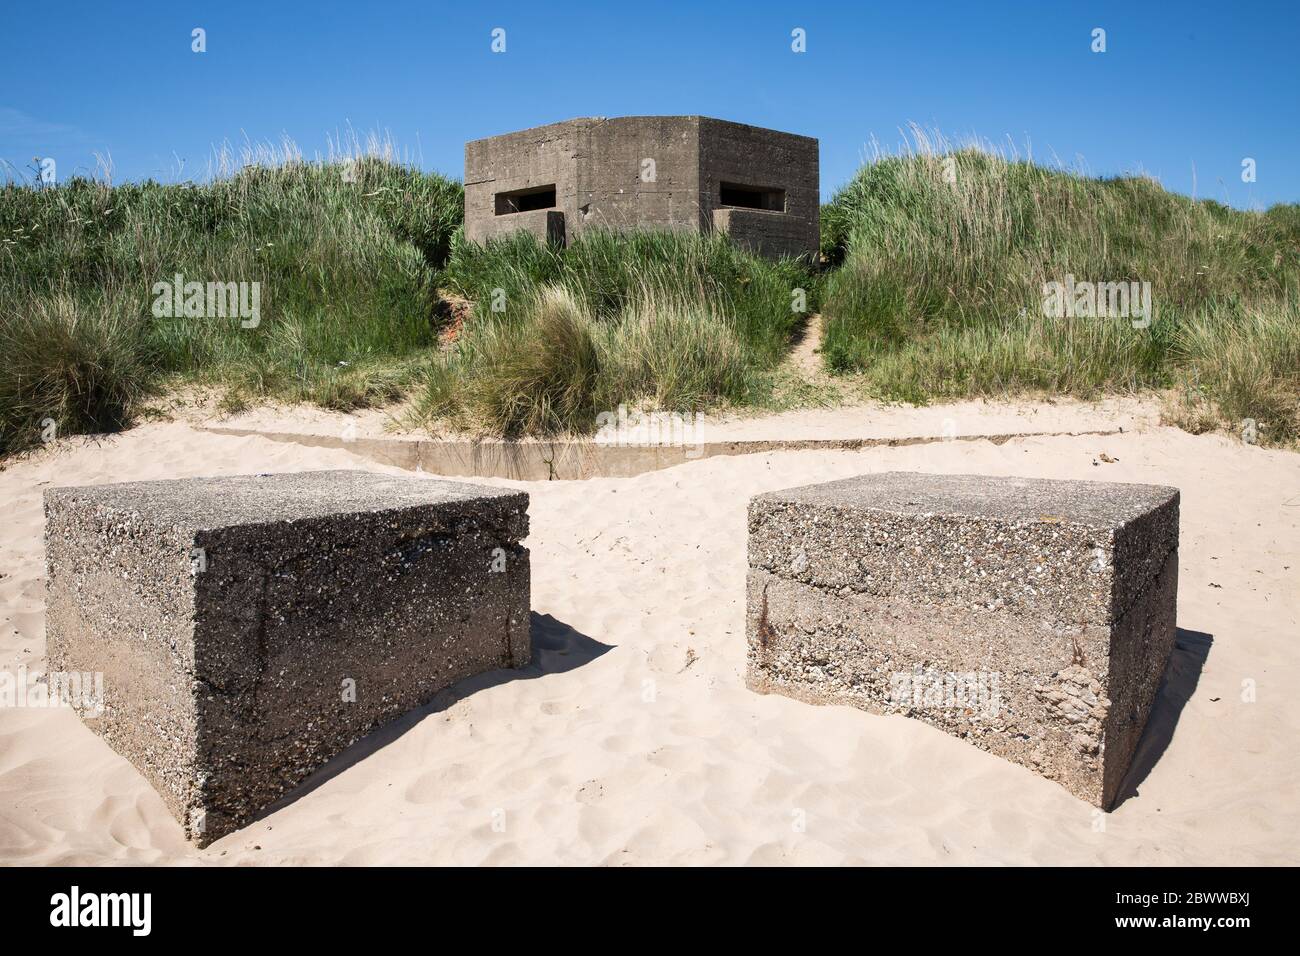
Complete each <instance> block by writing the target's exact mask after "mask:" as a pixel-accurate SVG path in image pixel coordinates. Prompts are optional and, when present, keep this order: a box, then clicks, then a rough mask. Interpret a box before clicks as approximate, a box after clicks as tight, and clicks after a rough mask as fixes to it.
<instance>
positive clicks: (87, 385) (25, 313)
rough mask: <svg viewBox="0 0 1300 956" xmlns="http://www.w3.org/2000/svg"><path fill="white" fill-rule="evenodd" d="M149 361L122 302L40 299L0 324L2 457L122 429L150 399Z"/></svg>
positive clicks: (139, 329) (136, 322)
mask: <svg viewBox="0 0 1300 956" xmlns="http://www.w3.org/2000/svg"><path fill="white" fill-rule="evenodd" d="M148 354H149V348H148V345H147V343H146V341H145V335H144V330H143V327H142V323H141V322H140V320H139V318H138V317H137V316H135V315H133V314H131V311H130V309H129V308H127V307H126V306H125V303H123V301H122V300H120V299H117V300H103V299H101V300H98V301H91V302H80V303H79V302H77V301H75V300H74V299H72V298H70V297H68V296H63V295H56V296H50V297H42V298H39V299H35V300H33V301H31V302H30V303H28V305H27V307H26V308H24V309H23V310H22V312H21V313H18V314H15V315H13V316H11V317H10V318H9V319H8V320H6V321H4V322H0V355H3V356H4V362H3V364H0V455H9V454H13V453H16V452H22V451H26V450H28V449H30V448H32V447H34V446H36V445H37V444H39V443H40V442H42V441H49V440H51V439H54V438H57V437H60V436H62V435H65V434H85V433H92V432H109V431H116V430H118V429H120V428H122V427H124V426H125V425H126V424H127V423H128V422H129V421H130V419H131V414H132V411H133V410H134V408H135V407H136V404H137V402H139V400H140V399H142V398H143V397H144V396H146V395H147V394H148V392H149V385H148V383H149V381H150V375H149V368H148Z"/></svg>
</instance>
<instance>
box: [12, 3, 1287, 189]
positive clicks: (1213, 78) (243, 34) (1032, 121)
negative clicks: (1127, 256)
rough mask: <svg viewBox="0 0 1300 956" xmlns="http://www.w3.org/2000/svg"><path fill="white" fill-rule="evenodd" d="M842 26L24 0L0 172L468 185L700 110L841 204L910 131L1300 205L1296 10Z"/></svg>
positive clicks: (922, 11)
mask: <svg viewBox="0 0 1300 956" xmlns="http://www.w3.org/2000/svg"><path fill="white" fill-rule="evenodd" d="M838 6H839V4H832V3H809V2H798V3H796V2H749V3H721V2H717V3H711V2H700V3H685V2H683V3H678V2H674V0H654V2H637V0H630V2H611V3H592V4H585V3H583V4H580V3H563V2H554V3H552V2H547V3H540V2H536V0H533V2H528V3H518V4H516V3H494V2H486V3H482V4H480V3H476V2H458V3H437V2H430V0H423V2H412V3H405V2H402V3H397V2H394V3H383V2H371V3H357V2H350V3H330V2H319V3H316V2H314V3H310V4H307V3H287V2H286V3H279V2H273V0H261V2H257V3H251V2H245V0H223V2H220V3H186V2H180V0H171V2H162V0H131V2H105V0H95V2H89V3H58V2H52V3H45V4H26V3H18V2H16V0H10V2H8V3H6V9H5V11H4V12H3V13H0V159H3V160H7V161H8V162H10V163H12V164H14V165H16V166H18V167H20V168H26V167H29V166H30V165H31V161H32V157H33V156H38V155H39V156H52V157H54V158H55V159H56V161H57V163H58V172H59V176H60V178H66V177H68V176H70V175H73V174H74V173H76V172H92V171H93V170H94V168H95V160H94V153H95V152H96V151H99V152H107V153H110V154H111V156H112V159H113V165H114V171H115V178H116V179H117V180H118V181H121V180H123V179H142V178H146V177H154V178H157V179H163V180H169V181H170V180H174V179H177V178H198V177H202V176H203V174H204V172H205V170H206V168H207V160H208V158H209V156H210V154H211V150H212V146H213V145H214V144H216V143H219V142H221V141H223V140H227V139H228V140H231V141H233V142H235V143H236V144H238V143H240V142H242V141H243V140H244V139H245V137H247V138H249V139H252V140H268V139H278V138H279V137H280V136H281V135H282V134H287V135H289V136H290V137H292V138H293V139H294V140H296V141H297V142H298V143H299V145H300V146H301V147H302V149H303V151H304V152H305V153H307V154H308V155H311V154H313V153H316V152H324V150H325V148H326V136H327V134H329V133H333V132H335V131H339V130H344V129H346V127H347V125H348V124H349V123H351V125H352V126H353V127H354V128H356V129H357V130H359V131H363V132H364V131H366V130H369V129H373V128H378V129H381V130H387V131H389V132H390V133H391V134H392V136H393V138H394V139H395V140H396V141H397V142H398V144H399V145H400V146H402V147H404V148H405V149H406V150H408V151H409V154H410V158H411V159H412V160H413V161H416V162H418V163H419V165H421V166H423V167H425V168H427V169H436V170H439V171H442V172H444V173H448V174H451V175H455V176H458V177H459V176H460V175H461V173H462V163H463V152H462V148H463V145H464V142H465V141H466V140H467V139H474V138H477V137H481V136H488V135H492V134H495V133H502V132H506V131H509V130H512V129H518V128H523V127H527V126H535V125H539V124H542V123H548V122H553V121H555V120H560V119H567V118H570V117H573V116H619V115H628V114H647V113H660V114H694V113H698V114H704V115H708V116H717V117H721V118H724V119H732V120H737V121H740V122H746V123H753V124H756V125H760V126H771V127H775V128H777V129H782V130H790V131H793V132H798V133H804V134H807V135H811V136H816V137H817V138H819V139H820V140H821V170H822V191H823V194H824V195H827V196H829V195H830V193H831V192H832V191H833V190H834V189H835V188H836V187H837V186H839V185H842V184H843V183H844V182H845V181H846V180H847V179H848V178H849V177H850V175H851V174H852V173H853V171H854V170H855V169H856V168H857V166H858V165H859V163H860V161H861V159H862V157H863V155H864V150H865V147H866V144H867V143H868V142H869V141H870V140H871V138H872V137H873V136H874V137H875V138H876V139H878V140H879V141H880V142H881V143H882V144H883V145H885V146H889V147H892V146H895V145H896V144H897V143H898V142H899V140H900V132H899V131H900V129H901V128H903V127H905V126H906V125H907V124H908V123H909V122H915V123H918V124H920V125H922V126H925V127H937V128H939V129H940V130H942V131H943V132H944V133H946V134H948V135H949V136H950V137H954V138H961V137H966V136H970V135H975V136H979V137H982V138H986V139H992V140H1001V141H1005V139H1006V137H1008V136H1010V137H1011V139H1012V140H1014V141H1015V142H1016V143H1017V144H1019V146H1020V147H1021V149H1022V150H1023V149H1024V146H1025V144H1026V143H1030V144H1032V148H1033V152H1034V155H1035V156H1036V157H1037V158H1039V159H1044V158H1047V157H1050V156H1051V155H1053V154H1055V155H1057V156H1059V157H1060V158H1061V159H1063V160H1065V161H1066V162H1069V163H1074V162H1076V161H1078V160H1082V161H1084V162H1085V163H1086V166H1087V168H1088V169H1089V170H1090V171H1091V172H1093V173H1095V174H1099V175H1109V174H1116V173H1121V172H1125V171H1135V170H1144V171H1146V172H1148V173H1150V174H1153V175H1155V176H1158V177H1159V178H1160V179H1161V181H1162V182H1163V183H1164V184H1165V185H1166V187H1168V188H1170V189H1175V190H1178V191H1180V192H1184V193H1191V192H1192V191H1193V186H1194V182H1193V170H1195V193H1196V195H1198V196H1209V197H1213V198H1216V199H1219V200H1222V201H1227V202H1231V203H1232V204H1233V205H1236V206H1255V205H1261V206H1267V205H1270V204H1272V203H1274V202H1294V201H1297V200H1300V122H1298V121H1300V110H1298V109H1297V102H1298V96H1297V94H1298V93H1300V65H1298V56H1297V50H1298V49H1300V3H1295V2H1291V3H1283V2H1273V0H1266V2H1255V0H1252V2H1241V3H1199V2H1187V3H1177V4H1173V3H1171V4H1167V5H1166V4H1149V5H1148V4H1143V3H1138V2H1120V3H1069V2H1056V0H1039V2H1033V3H999V2H996V0H985V2H949V3H945V2H917V0H912V2H902V3H900V2H896V0H895V2H890V3H869V2H860V0H859V2H854V3H850V4H844V5H843V9H836V8H837V7H838ZM194 27H202V28H204V29H205V30H206V31H207V46H208V50H207V52H206V53H203V54H196V53H193V52H191V49H190V46H191V30H192V29H193V28H194ZM496 27H501V28H503V29H505V31H506V52H505V53H503V54H494V53H493V52H492V51H491V49H490V44H491V31H492V30H493V28H496ZM796 27H800V28H803V29H804V30H806V32H807V52H806V53H801V54H796V53H794V52H792V51H791V48H790V45H791V30H793V29H794V28H796ZM1095 27H1101V28H1103V29H1105V31H1106V46H1107V50H1106V52H1105V53H1093V52H1091V50H1090V46H1091V44H1092V36H1091V34H1092V30H1093V29H1094V28H1095ZM1245 157H1251V158H1253V159H1254V160H1255V161H1256V170H1257V181H1256V182H1254V183H1243V182H1242V179H1241V162H1242V159H1243V158H1245ZM182 162H183V172H181V173H180V174H179V175H178V169H181V168H182V166H181V163H182ZM0 175H2V174H0Z"/></svg>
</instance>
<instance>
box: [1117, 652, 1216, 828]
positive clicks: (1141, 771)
mask: <svg viewBox="0 0 1300 956" xmlns="http://www.w3.org/2000/svg"><path fill="white" fill-rule="evenodd" d="M1213 644H1214V637H1213V636H1212V635H1210V634H1205V633H1203V632H1201V631H1188V630H1185V629H1183V628H1181V627H1180V628H1178V632H1177V634H1175V636H1174V650H1173V653H1172V654H1170V655H1169V663H1168V664H1167V665H1166V666H1165V673H1164V677H1162V678H1161V680H1160V689H1159V690H1158V691H1156V700H1155V703H1154V704H1153V705H1152V707H1151V716H1150V717H1148V718H1147V726H1146V729H1145V730H1144V731H1143V732H1142V739H1141V740H1139V741H1138V745H1137V750H1136V751H1134V752H1133V762H1132V764H1130V765H1129V770H1128V774H1127V775H1126V776H1125V777H1124V782H1123V783H1122V784H1121V785H1120V788H1119V795H1118V796H1117V797H1116V798H1115V805H1114V806H1113V807H1112V808H1111V809H1112V810H1118V809H1119V808H1120V807H1121V806H1122V805H1123V804H1124V802H1125V801H1126V800H1128V799H1129V798H1130V797H1136V796H1137V795H1138V787H1140V786H1141V784H1142V782H1143V781H1144V780H1146V778H1147V774H1149V773H1150V772H1151V768H1152V767H1154V766H1155V765H1156V761H1158V760H1159V759H1160V757H1161V755H1162V754H1163V753H1164V752H1165V748H1167V747H1168V746H1169V741H1170V740H1172V739H1173V736H1174V728H1175V727H1176V726H1177V725H1178V718H1179V716H1180V715H1181V714H1182V712H1183V707H1184V705H1186V703H1187V702H1188V701H1189V700H1191V699H1192V694H1194V693H1195V692H1196V685H1197V683H1198V682H1199V681H1200V679H1201V669H1202V668H1204V667H1205V659H1206V658H1207V657H1209V656H1210V647H1211V646H1212V645H1213Z"/></svg>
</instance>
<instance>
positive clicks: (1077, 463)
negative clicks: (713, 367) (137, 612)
mask: <svg viewBox="0 0 1300 956" xmlns="http://www.w3.org/2000/svg"><path fill="white" fill-rule="evenodd" d="M954 409H955V410H954ZM1031 413H1032V417H1033V419H1034V421H1035V423H1037V424H1039V425H1041V426H1042V428H1041V430H1043V431H1080V430H1087V429H1090V428H1102V427H1105V425H1104V423H1103V424H1102V425H1098V424H1097V422H1098V421H1099V420H1101V419H1105V420H1106V421H1111V420H1116V421H1120V423H1121V424H1123V425H1124V426H1125V427H1124V430H1123V432H1122V433H1117V434H1112V435H1104V436H1098V435H1075V436H1069V435H1064V436H1050V435H1046V436H1041V437H1030V438H1020V439H1013V440H1010V441H1007V442H1005V443H1002V444H993V443H991V442H988V441H941V442H935V443H931V444H919V445H909V446H905V447H874V448H868V449H863V450H858V451H788V452H776V453H768V454H758V455H747V456H741V457H715V458H708V459H705V460H701V461H698V462H692V463H688V464H685V465H680V466H677V467H672V468H668V469H665V470H661V471H654V472H648V473H645V474H642V475H639V476H637V477H633V478H619V479H609V478H596V479H591V480H588V481H580V482H579V481H575V482H563V481H556V482H509V481H505V480H500V479H482V480H483V481H484V483H486V484H493V485H498V486H503V487H515V488H520V489H523V490H526V491H527V492H528V493H529V495H530V496H531V507H530V514H531V521H532V530H531V536H530V537H529V539H528V540H527V542H526V544H527V546H528V547H529V548H530V549H531V553H532V611H533V627H532V634H533V663H532V664H531V665H530V666H529V667H528V668H526V669H524V670H522V671H517V672H515V671H496V672H492V673H490V674H486V675H482V676H481V677H478V678H474V679H471V680H470V681H467V682H464V683H462V684H461V685H458V686H456V687H455V688H454V689H453V690H451V691H449V692H444V693H443V694H442V695H440V696H439V698H438V699H437V700H436V701H435V702H434V703H433V704H432V705H430V706H429V707H427V708H424V709H423V710H421V711H420V712H417V713H415V714H412V715H409V716H408V717H407V718H404V719H402V720H400V721H398V722H397V723H396V724H394V725H390V726H389V727H387V728H384V729H382V730H380V731H378V732H377V733H376V734H374V735H372V736H371V737H370V738H367V739H366V740H364V741H361V742H360V743H358V744H357V745H354V746H353V748H351V749H350V750H349V751H348V752H346V753H345V754H343V755H342V756H341V757H339V758H337V759H336V760H334V761H333V762H331V764H329V765H328V766H327V767H326V768H325V769H324V770H323V771H321V772H319V773H318V774H317V775H316V776H315V777H313V778H312V779H311V780H310V781H309V782H308V783H307V784H306V785H304V786H303V787H302V788H300V789H299V790H298V791H297V792H296V793H295V794H294V795H293V796H292V797H291V799H289V800H287V801H285V802H283V803H282V804H281V805H280V806H279V807H278V808H277V809H275V810H274V812H271V813H269V814H268V815H267V816H265V817H264V818H263V819H261V820H259V821H258V822H256V823H254V824H252V825H251V826H249V827H247V828H246V829H244V830H242V831H240V832H237V833H234V834H231V835H229V836H227V837H225V838H223V839H221V840H219V841H217V842H216V843H214V844H213V845H212V846H210V847H208V848H206V849H204V850H196V849H194V848H193V847H192V846H190V845H189V844H187V843H186V842H185V840H184V838H183V836H182V832H181V828H180V826H179V825H178V824H177V823H176V822H175V821H174V820H173V819H172V817H171V816H170V815H169V813H168V812H167V810H166V809H165V807H164V805H163V803H162V800H161V799H160V798H159V797H158V796H157V795H156V794H155V793H154V792H153V790H152V789H151V788H150V787H149V785H148V784H147V783H146V782H145V780H144V779H143V778H142V777H141V776H140V774H139V773H137V771H136V770H135V769H134V768H133V767H132V766H131V765H130V764H128V763H127V762H126V761H125V760H124V759H122V758H121V757H119V756H118V755H117V754H115V753H114V752H113V751H112V750H111V749H109V747H108V746H107V745H106V744H105V743H104V742H103V741H102V740H101V739H100V738H98V737H96V736H95V735H94V734H92V733H91V732H90V731H89V730H87V729H85V728H84V727H83V726H82V725H81V723H80V722H79V721H78V719H77V718H76V717H75V716H74V715H73V713H72V712H71V711H69V710H60V709H26V708H0V862H3V863H8V864H17V863H22V864H105V863H111V864H220V865H230V864H545V863H559V864H604V865H636V864H727V865H735V864H781V863H787V864H790V863H792V864H860V863H865V864H958V865H969V864H1013V865H1027V864H1042V865H1061V864H1072V865H1074V864H1081V865H1093V864H1108V865H1109V864H1136V865H1154V864H1235V865H1261V864H1262V865H1273V864H1296V863H1300V746H1298V745H1300V712H1297V710H1296V708H1294V707H1293V706H1291V699H1292V697H1293V692H1294V688H1295V687H1296V686H1297V683H1298V682H1300V646H1298V643H1297V637H1298V636H1300V456H1297V455H1296V454H1295V453H1292V452H1286V451H1273V450H1264V449H1261V448H1257V447H1252V446H1248V445H1243V444H1242V443H1240V442H1239V441H1236V440H1234V439H1231V438H1228V437H1225V436H1222V435H1202V436H1193V435H1190V434H1187V433H1184V432H1182V431H1178V430H1176V429H1172V428H1168V427H1164V426H1161V425H1159V424H1158V418H1159V416H1158V413H1157V412H1156V411H1155V410H1154V408H1153V407H1152V406H1150V405H1143V404H1140V403H1128V404H1125V405H1123V406H1122V407H1107V408H1106V409H1104V410H1101V411H1099V410H1098V409H1096V408H1093V407H1091V406H1082V405H1079V404H1077V403H1062V404H1060V405H1042V406H1037V407H1034V408H1033V409H1030V410H1027V409H1026V408H1025V407H1024V406H1016V407H1012V406H996V405H984V404H980V403H966V404H963V405H962V406H960V407H943V406H940V407H935V408H930V409H921V410H916V409H887V408H877V409H874V410H873V411H872V412H871V413H870V417H869V418H868V417H866V413H865V412H864V411H863V410H861V409H837V410H827V411H817V412H806V413H797V414H794V415H791V416H779V417H776V418H772V419H762V418H759V419H753V418H751V419H745V420H738V421H726V420H721V421H716V422H712V423H710V425H709V428H710V429H711V430H712V431H711V432H710V436H711V437H713V436H717V437H719V438H726V437H732V436H736V437H739V436H743V437H745V438H753V437H760V438H761V437H764V436H769V437H791V436H792V435H795V434H804V433H807V434H815V435H817V436H822V437H826V436H829V437H845V436H850V435H855V434H859V433H860V434H868V433H879V434H898V435H903V434H905V433H909V432H917V431H918V430H921V429H927V430H928V431H926V433H927V434H931V435H932V434H936V433H941V430H942V429H943V427H944V425H943V423H944V421H945V419H949V418H952V419H954V420H955V421H956V422H957V423H958V426H957V428H958V433H960V434H979V433H980V432H981V431H988V432H989V433H992V432H999V431H1011V430H1016V429H1012V428H1009V427H1005V426H1007V425H1008V423H1010V424H1015V423H1016V422H1018V421H1019V422H1023V420H1024V419H1025V418H1026V416H1028V415H1030V414H1031ZM277 414H278V418H277V422H280V423H282V422H283V420H284V419H285V417H286V416H288V418H289V419H290V420H292V418H293V415H292V413H277ZM326 419H327V423H326V425H321V424H320V421H321V416H320V415H317V414H314V413H313V414H304V416H303V420H304V429H303V430H309V426H308V423H309V422H311V421H315V422H316V425H315V426H314V427H334V425H336V424H337V421H336V420H330V419H328V416H326ZM375 422H378V419H377V418H376V419H375ZM375 422H372V423H371V426H368V427H376V428H377V427H379V426H378V425H376V424H375ZM1090 423H1091V424H1090ZM1025 430H1031V429H1025ZM1032 430H1040V429H1038V428H1035V429H1032ZM1102 454H1104V455H1105V456H1106V458H1109V459H1113V461H1106V460H1105V459H1102V458H1101V457H1100V456H1101V455H1102ZM331 468H345V469H367V470H372V471H393V472H395V473H396V470H395V469H386V468H384V467H382V466H379V465H376V464H375V463H374V462H372V461H369V460H366V459H363V458H361V457H358V456H357V455H354V454H352V453H351V452H349V451H348V450H346V448H310V447H304V446H300V445H294V444H287V443H281V442H275V441H271V440H268V439H266V438H263V437H260V436H247V437H233V436H229V435H217V434H212V433H209V432H205V431H203V430H202V429H201V428H199V427H198V423H196V422H189V421H174V422H169V423H156V424H149V425H144V426H141V427H137V428H134V429H132V430H130V431H128V432H126V433H124V434H121V435H117V436H113V437H109V438H104V439H100V440H85V439H67V440H63V441H59V442H57V443H55V444H53V445H51V446H49V447H47V448H45V449H42V450H41V451H39V452H37V453H36V454H34V455H32V456H31V457H29V458H26V459H23V460H18V461H15V462H12V463H10V464H9V465H8V466H7V467H6V468H5V469H4V470H3V471H0V500H3V502H4V506H5V509H4V510H5V512H6V520H5V521H4V522H3V525H2V526H0V602H2V606H3V611H2V612H0V667H3V668H6V669H15V668H18V667H21V666H26V667H28V668H30V669H33V670H36V669H42V668H43V667H44V666H45V664H44V654H45V638H44V565H43V561H44V556H43V545H42V527H43V518H42V510H41V494H42V491H43V489H44V488H47V487H50V486H57V485H76V484H90V483H101V482H122V481H135V480H143V479H152V478H178V477H185V476H197V475H225V474H248V473H258V472H281V471H300V470H318V469H331ZM886 470H911V471H928V472H940V473H977V474H990V475H1001V474H1014V475H1022V476H1033V477H1050V478H1074V479H1093V480H1106V481H1120V482H1150V483H1158V484H1168V485H1174V486H1176V487H1178V488H1180V489H1181V490H1182V537H1181V549H1180V569H1179V604H1178V624H1179V635H1178V642H1177V647H1176V649H1175V651H1174V655H1173V658H1172V659H1171V662H1170V665H1169V668H1168V670H1167V672H1166V678H1165V686H1164V688H1163V689H1162V691H1161V694H1160V697H1159V699H1158V701H1157V704H1156V708H1155V711H1154V713H1153V715H1152V718H1151V722H1150V724H1149V725H1148V728H1147V732H1146V736H1145V737H1144V739H1143V742H1142V745H1141V747H1140V749H1139V752H1138V756H1137V762H1136V766H1135V769H1134V771H1133V776H1132V777H1131V780H1132V781H1133V782H1134V783H1135V785H1136V792H1135V793H1133V794H1132V795H1130V796H1129V797H1128V798H1127V799H1126V800H1124V801H1123V802H1122V803H1121V804H1120V805H1119V807H1118V808H1117V809H1116V810H1115V812H1113V813H1111V814H1107V815H1100V814H1099V813H1098V812H1097V811H1095V810H1094V808H1093V807H1091V806H1089V805H1087V804H1085V803H1083V802H1081V801H1079V800H1077V799H1075V798H1074V797H1072V796H1070V795H1069V794H1068V793H1067V792H1065V791H1064V790H1063V789H1062V788H1060V787H1058V786H1057V785H1055V784H1053V783H1051V782H1049V781H1047V780H1044V779H1040V778H1039V777H1037V776H1035V775H1034V774H1032V773H1030V772H1029V771H1027V770H1025V769H1023V768H1021V767H1019V766H1015V765H1013V764H1011V763H1008V762H1005V761H1003V760H1000V759H998V758H996V757H993V756H991V755H989V754H987V753H984V752H982V751H980V750H977V749H975V748H973V747H970V746H967V745H965V744H963V743H962V742H961V741H959V740H956V739H953V738H951V737H948V736H946V735H944V734H943V733H940V732H939V731H937V730H934V729H932V728H930V727H928V726H926V725H925V724H922V723H920V722H918V721H912V720H908V719H905V718H902V717H876V716H870V715H867V714H864V713H861V712H859V711H856V710H853V709H849V708H845V707H815V706H810V705H806V704H803V703H799V702H797V701H794V700H790V699H784V698H780V697H765V696H760V695H757V694H754V693H752V692H751V691H749V690H747V689H746V688H745V686H744V683H743V671H744V662H745V637H744V607H743V604H744V577H745V569H746V555H745V508H746V504H747V502H748V500H749V498H750V497H751V496H752V495H755V494H758V493H760V492H764V491H769V490H773V489H779V488H786V487H791V486H795V485H802V484H809V483H813V482H819V481H828V480H832V479H835V478H842V477H846V476H851V475H857V474H863V473H867V472H872V471H886ZM424 477H426V478H429V479H430V480H432V479H433V478H434V477H435V476H431V475H425V476H424ZM1252 691H1253V692H1252Z"/></svg>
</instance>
